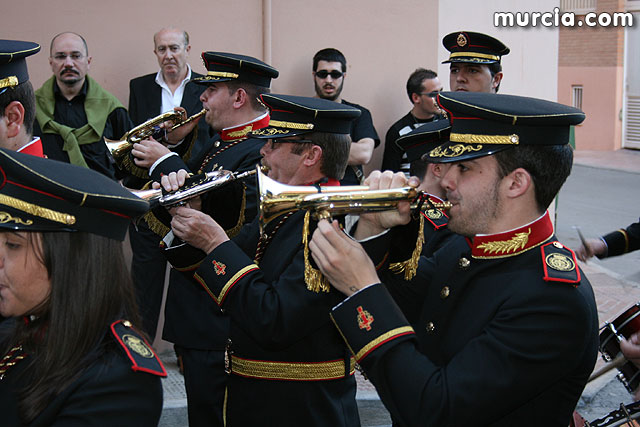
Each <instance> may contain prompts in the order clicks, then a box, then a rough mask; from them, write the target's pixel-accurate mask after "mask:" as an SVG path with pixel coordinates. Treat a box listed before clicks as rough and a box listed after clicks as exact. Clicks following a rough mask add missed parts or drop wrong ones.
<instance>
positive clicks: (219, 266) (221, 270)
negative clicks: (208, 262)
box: [212, 260, 227, 276]
mask: <svg viewBox="0 0 640 427" xmlns="http://www.w3.org/2000/svg"><path fill="white" fill-rule="evenodd" d="M212 264H213V268H214V269H215V271H216V274H217V275H218V276H220V275H224V274H225V273H226V271H225V270H226V268H227V266H226V265H224V264H223V263H221V262H218V261H216V260H213V262H212Z"/></svg>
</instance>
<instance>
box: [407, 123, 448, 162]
mask: <svg viewBox="0 0 640 427" xmlns="http://www.w3.org/2000/svg"><path fill="white" fill-rule="evenodd" d="M450 130H451V125H450V124H449V120H447V119H442V120H437V121H435V122H428V123H424V124H422V125H420V127H418V128H416V129H414V130H412V131H411V132H409V133H407V134H404V135H402V136H401V137H400V138H398V139H396V141H395V143H396V145H397V146H398V147H399V148H400V149H401V150H402V151H404V152H405V153H406V154H407V161H409V162H413V161H414V160H418V159H420V158H421V157H422V156H423V155H424V154H425V153H428V152H429V151H431V150H433V149H434V148H436V147H437V146H438V145H440V144H442V143H443V142H445V141H448V140H449V132H450Z"/></svg>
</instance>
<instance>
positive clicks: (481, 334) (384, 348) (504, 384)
mask: <svg viewBox="0 0 640 427" xmlns="http://www.w3.org/2000/svg"><path fill="white" fill-rule="evenodd" d="M417 277H418V278H419V280H416V281H415V286H413V287H412V288H410V289H409V290H407V289H406V288H405V289H404V290H403V291H404V294H405V295H404V297H405V299H406V298H407V297H408V298H409V299H413V301H414V304H420V305H421V307H420V309H419V312H420V317H419V319H418V320H417V321H416V322H415V323H414V327H411V326H410V325H409V323H408V322H407V320H406V318H405V317H404V316H403V314H402V313H401V311H400V310H399V309H398V307H397V306H396V305H395V304H393V303H392V299H391V297H390V294H389V292H388V291H387V289H386V288H385V286H383V285H380V284H377V285H373V286H371V287H368V288H366V289H364V290H363V291H360V292H358V293H357V294H355V295H353V296H351V297H350V298H348V299H347V300H345V301H344V302H343V303H342V304H340V305H339V306H337V307H336V308H335V309H334V310H333V311H332V317H333V319H334V321H335V323H336V325H337V326H338V328H339V330H340V332H341V333H342V335H343V336H344V337H345V340H346V341H347V342H348V344H349V346H350V348H351V349H352V350H353V352H354V354H355V355H356V360H357V361H358V363H360V364H361V366H362V367H363V368H364V369H365V371H366V373H367V375H368V376H369V378H370V379H371V381H372V382H373V383H374V384H375V386H376V388H377V390H378V393H379V394H380V396H381V398H382V400H383V402H384V403H385V405H386V406H387V408H388V409H389V410H390V412H391V414H392V415H393V417H394V419H395V420H396V421H397V422H398V424H399V425H403V426H414V425H416V426H417V425H420V426H439V427H440V426H463V425H474V426H487V425H491V426H514V425H518V426H542V425H544V426H558V427H560V426H563V427H564V426H567V425H568V424H569V420H570V417H571V414H572V412H573V410H574V408H575V405H576V403H577V401H578V398H579V397H580V395H581V393H582V390H583V388H584V386H585V384H586V382H587V379H588V377H589V375H590V374H591V371H592V369H593V366H594V364H595V360H596V355H597V344H598V319H597V311H596V306H595V301H594V296H593V291H592V289H591V285H590V284H589V282H588V280H587V279H586V277H584V275H583V274H582V272H581V271H580V270H579V269H578V267H577V262H576V259H575V255H574V254H573V252H572V251H571V250H570V249H568V248H566V247H565V246H564V245H562V244H560V243H559V242H557V241H556V239H555V236H554V235H553V227H552V225H551V222H550V220H549V217H548V214H546V215H545V216H543V217H541V218H540V219H539V220H537V221H536V222H534V223H532V224H529V225H527V226H525V227H523V228H521V229H517V230H513V231H511V232H508V233H502V234H498V235H492V236H483V237H481V238H479V237H478V236H476V238H475V240H474V243H473V245H471V244H470V242H469V241H468V240H467V239H463V238H454V239H451V241H450V242H449V243H447V244H446V245H445V246H444V247H443V248H442V249H441V250H440V251H438V252H437V253H436V254H435V256H434V257H433V258H430V259H424V258H423V259H421V263H420V266H419V269H418V276H417ZM390 290H391V291H394V289H390Z"/></svg>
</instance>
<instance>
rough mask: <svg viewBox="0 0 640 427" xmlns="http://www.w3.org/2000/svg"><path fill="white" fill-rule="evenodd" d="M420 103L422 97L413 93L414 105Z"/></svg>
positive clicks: (412, 100)
mask: <svg viewBox="0 0 640 427" xmlns="http://www.w3.org/2000/svg"><path fill="white" fill-rule="evenodd" d="M418 101H420V95H418V94H417V93H412V94H411V102H413V103H414V104H417V103H418Z"/></svg>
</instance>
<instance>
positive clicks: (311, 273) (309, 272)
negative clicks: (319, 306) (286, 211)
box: [302, 211, 331, 293]
mask: <svg viewBox="0 0 640 427" xmlns="http://www.w3.org/2000/svg"><path fill="white" fill-rule="evenodd" d="M310 216H311V212H310V211H307V212H306V213H305V215H304V225H303V226H302V243H303V244H304V282H305V283H306V284H307V289H309V290H310V291H312V292H317V293H320V292H329V290H330V289H331V285H330V284H329V281H328V280H327V278H326V277H324V276H323V275H322V273H321V272H320V271H319V270H316V269H315V268H313V267H311V263H310V262H309V217H310Z"/></svg>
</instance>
